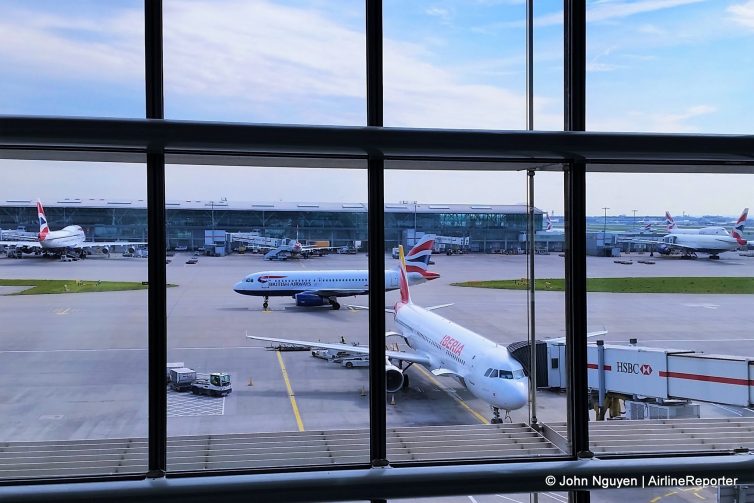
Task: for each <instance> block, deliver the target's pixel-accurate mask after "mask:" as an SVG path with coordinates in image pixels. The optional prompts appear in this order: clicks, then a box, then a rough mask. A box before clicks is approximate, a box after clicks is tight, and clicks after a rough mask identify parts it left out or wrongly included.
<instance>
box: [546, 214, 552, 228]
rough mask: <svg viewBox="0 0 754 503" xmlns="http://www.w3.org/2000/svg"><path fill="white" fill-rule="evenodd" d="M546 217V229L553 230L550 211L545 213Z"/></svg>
mask: <svg viewBox="0 0 754 503" xmlns="http://www.w3.org/2000/svg"><path fill="white" fill-rule="evenodd" d="M545 217H546V219H547V220H546V221H547V227H546V228H545V230H547V231H551V230H552V220H550V214H549V213H545Z"/></svg>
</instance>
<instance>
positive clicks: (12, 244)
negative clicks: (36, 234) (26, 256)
mask: <svg viewBox="0 0 754 503" xmlns="http://www.w3.org/2000/svg"><path fill="white" fill-rule="evenodd" d="M0 247H3V248H24V247H25V248H42V245H40V244H39V241H0Z"/></svg>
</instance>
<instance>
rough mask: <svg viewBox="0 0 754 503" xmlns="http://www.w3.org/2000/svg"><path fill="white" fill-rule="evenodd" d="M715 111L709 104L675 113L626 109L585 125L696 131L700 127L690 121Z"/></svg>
mask: <svg viewBox="0 0 754 503" xmlns="http://www.w3.org/2000/svg"><path fill="white" fill-rule="evenodd" d="M716 111H717V108H715V107H713V106H710V105H694V106H690V107H688V108H686V109H685V110H683V111H681V112H675V113H674V112H670V111H654V112H649V113H648V112H639V111H628V112H626V113H621V114H619V115H614V116H611V117H594V118H590V119H589V121H588V123H587V127H588V128H589V129H590V130H593V131H632V132H653V133H696V132H699V131H700V129H701V128H699V127H698V126H695V125H694V124H693V123H691V122H690V121H691V120H692V119H695V118H698V117H701V116H704V115H709V114H712V113H714V112H716Z"/></svg>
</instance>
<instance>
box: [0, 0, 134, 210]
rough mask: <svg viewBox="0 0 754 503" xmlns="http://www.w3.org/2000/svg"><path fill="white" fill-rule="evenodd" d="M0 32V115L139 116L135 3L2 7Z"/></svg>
mask: <svg viewBox="0 0 754 503" xmlns="http://www.w3.org/2000/svg"><path fill="white" fill-rule="evenodd" d="M0 32H2V33H3V39H4V40H5V43H3V44H1V45H0V65H2V67H3V69H4V70H3V78H2V79H0V113H3V114H27V115H67V116H102V117H144V108H145V107H144V5H143V2H142V1H140V0H126V1H121V2H97V1H92V0H70V1H66V2H56V1H50V0H41V1H35V2H24V1H18V0H8V1H5V2H3V6H2V16H0ZM84 195H86V194H82V197H83V196H84Z"/></svg>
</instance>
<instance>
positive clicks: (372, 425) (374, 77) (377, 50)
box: [366, 0, 388, 467]
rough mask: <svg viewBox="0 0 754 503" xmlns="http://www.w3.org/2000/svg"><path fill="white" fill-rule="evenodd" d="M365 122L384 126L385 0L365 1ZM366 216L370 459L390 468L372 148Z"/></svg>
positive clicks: (381, 221) (379, 196)
mask: <svg viewBox="0 0 754 503" xmlns="http://www.w3.org/2000/svg"><path fill="white" fill-rule="evenodd" d="M366 41H367V42H366V55H367V83H366V84H367V126H373V127H382V125H383V122H382V110H383V107H382V78H383V76H382V0H366ZM367 169H368V174H367V177H368V187H367V190H368V205H369V213H368V217H367V224H368V226H369V228H368V231H367V232H368V236H369V285H370V288H369V353H370V354H372V355H374V358H372V359H371V363H370V365H369V451H370V452H369V457H370V461H371V464H372V466H375V467H378V466H386V465H387V464H388V461H387V411H386V407H387V399H386V395H385V386H386V382H385V381H386V378H385V366H384V365H383V364H382V361H383V360H382V355H384V354H385V288H384V283H385V215H384V208H385V196H384V189H385V178H384V172H385V161H384V158H383V157H382V155H381V153H380V152H370V153H369V158H368V160H367Z"/></svg>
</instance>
